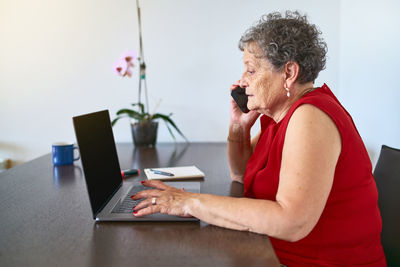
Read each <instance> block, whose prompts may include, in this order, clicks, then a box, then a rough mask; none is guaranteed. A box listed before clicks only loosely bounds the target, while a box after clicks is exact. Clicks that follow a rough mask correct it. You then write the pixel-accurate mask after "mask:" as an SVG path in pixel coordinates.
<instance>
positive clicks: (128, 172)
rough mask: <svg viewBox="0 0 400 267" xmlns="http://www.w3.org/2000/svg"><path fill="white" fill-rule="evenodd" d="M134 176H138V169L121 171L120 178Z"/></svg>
mask: <svg viewBox="0 0 400 267" xmlns="http://www.w3.org/2000/svg"><path fill="white" fill-rule="evenodd" d="M136 174H139V170H138V169H128V170H123V171H121V175H122V178H125V176H130V175H136Z"/></svg>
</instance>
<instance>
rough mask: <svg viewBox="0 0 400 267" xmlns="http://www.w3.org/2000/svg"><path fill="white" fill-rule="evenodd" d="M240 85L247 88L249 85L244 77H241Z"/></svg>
mask: <svg viewBox="0 0 400 267" xmlns="http://www.w3.org/2000/svg"><path fill="white" fill-rule="evenodd" d="M239 86H240V87H242V88H246V87H247V86H248V84H247V82H246V81H245V80H244V79H241V80H240V82H239Z"/></svg>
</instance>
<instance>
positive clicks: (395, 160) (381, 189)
mask: <svg viewBox="0 0 400 267" xmlns="http://www.w3.org/2000/svg"><path fill="white" fill-rule="evenodd" d="M374 177H375V181H376V186H377V188H378V204H379V209H380V211H381V216H382V246H383V249H384V251H385V256H386V261H387V264H388V266H400V149H395V148H391V147H389V146H386V145H383V146H382V148H381V153H380V155H379V159H378V162H377V163H376V166H375V170H374Z"/></svg>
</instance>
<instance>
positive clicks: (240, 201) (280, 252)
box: [133, 12, 385, 266]
mask: <svg viewBox="0 0 400 267" xmlns="http://www.w3.org/2000/svg"><path fill="white" fill-rule="evenodd" d="M239 48H240V49H241V50H242V51H243V61H244V73H243V75H242V77H241V79H240V80H239V81H238V82H237V83H235V84H233V85H232V86H231V90H233V89H234V88H235V87H237V86H240V87H243V88H245V90H246V95H248V103H247V107H248V109H250V110H251V111H250V112H249V113H242V111H241V110H240V109H239V108H238V106H237V105H236V103H235V102H234V101H233V100H232V101H231V102H232V103H231V115H230V126H229V136H228V157H229V165H230V170H231V177H232V179H233V180H235V181H238V182H241V183H243V184H244V195H245V198H231V197H224V196H214V195H208V194H195V193H190V192H185V191H182V190H178V189H175V188H172V187H170V186H167V185H165V184H163V183H162V182H159V181H144V182H143V184H144V185H145V186H152V187H155V188H156V189H152V190H146V191H142V192H140V193H138V194H137V195H135V196H133V198H134V199H141V198H146V199H145V200H143V201H142V202H141V203H140V204H138V206H136V207H135V208H134V215H135V216H143V215H147V214H151V213H155V212H161V213H168V214H172V215H180V216H194V217H197V218H199V219H200V220H203V221H205V222H208V223H210V224H214V225H218V226H221V227H226V228H231V229H237V230H245V231H251V232H255V233H260V234H266V235H268V236H269V237H270V239H271V242H272V244H273V247H274V249H275V252H276V254H277V256H278V258H279V259H280V261H281V262H282V263H283V264H285V265H288V266H310V265H312V266H315V265H317V266H328V265H345V266H354V265H362V266H385V256H384V254H383V249H382V246H381V242H380V233H381V218H380V213H379V209H378V204H377V190H376V185H375V182H374V177H373V175H372V166H371V162H370V160H369V158H368V154H367V151H366V149H365V146H364V144H363V142H362V140H361V137H360V135H359V134H358V132H357V129H356V127H355V125H354V123H353V121H352V119H351V117H350V115H349V114H348V113H347V111H346V110H345V109H344V108H343V107H342V105H341V104H340V103H339V101H338V100H337V99H336V97H335V96H334V95H333V93H332V92H331V91H330V89H329V88H328V86H327V85H326V84H324V85H323V86H321V87H318V88H315V87H314V81H315V79H316V78H317V76H318V73H319V72H320V71H321V70H322V69H323V68H324V66H325V55H326V44H325V43H324V41H323V40H322V39H321V37H320V32H319V31H318V30H317V28H316V26H315V25H312V24H309V23H308V21H307V18H306V17H305V16H301V15H300V14H299V13H298V12H286V14H285V15H284V16H282V15H281V14H279V13H272V14H269V15H267V16H264V17H262V19H261V20H260V21H259V22H258V24H257V25H255V26H253V27H251V28H250V29H248V30H247V31H246V32H245V34H244V35H243V36H242V38H241V39H240V42H239ZM260 114H262V116H261V117H260V121H261V131H260V132H259V133H258V134H257V135H256V136H254V137H253V138H251V136H250V129H251V127H252V126H253V125H254V123H255V121H256V120H257V118H258V117H259V115H260ZM152 197H156V198H157V202H156V205H151V198H152Z"/></svg>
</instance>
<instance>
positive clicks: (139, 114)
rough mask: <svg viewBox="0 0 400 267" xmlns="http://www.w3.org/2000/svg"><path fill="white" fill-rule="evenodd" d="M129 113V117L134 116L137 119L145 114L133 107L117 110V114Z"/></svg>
mask: <svg viewBox="0 0 400 267" xmlns="http://www.w3.org/2000/svg"><path fill="white" fill-rule="evenodd" d="M123 114H124V115H127V116H128V117H130V118H132V119H136V120H141V119H142V117H143V114H141V113H139V112H137V111H135V110H131V109H127V108H125V109H120V110H118V111H117V115H123Z"/></svg>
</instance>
